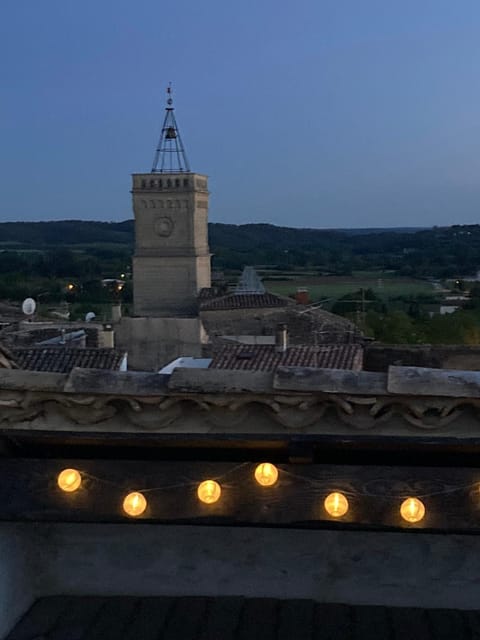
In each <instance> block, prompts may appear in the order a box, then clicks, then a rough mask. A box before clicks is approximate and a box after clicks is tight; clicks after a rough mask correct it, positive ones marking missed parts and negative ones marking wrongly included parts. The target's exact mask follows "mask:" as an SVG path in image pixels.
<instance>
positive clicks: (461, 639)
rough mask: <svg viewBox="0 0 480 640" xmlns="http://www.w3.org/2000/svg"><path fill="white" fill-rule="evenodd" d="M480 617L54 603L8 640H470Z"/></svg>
mask: <svg viewBox="0 0 480 640" xmlns="http://www.w3.org/2000/svg"><path fill="white" fill-rule="evenodd" d="M479 634H480V612H479V611H472V610H466V611H460V610H455V609H416V608H415V609H413V608H410V609H407V608H397V607H379V606H377V607H375V606H349V605H342V604H321V603H317V602H314V601H312V600H276V599H271V598H242V597H223V598H202V597H175V598H174V597H144V598H135V597H110V598H105V597H62V596H58V597H50V598H42V599H41V600H38V601H37V602H36V603H35V604H34V606H33V607H32V608H31V609H30V611H29V612H28V613H27V615H26V616H25V617H24V618H23V619H22V620H21V621H20V622H19V623H18V624H17V626H16V627H15V628H14V630H13V631H12V632H11V633H10V634H9V635H8V636H7V638H6V640H33V639H37V640H40V639H45V640H46V639H47V638H48V640H100V639H101V640H159V639H160V638H162V640H193V639H196V640H256V639H259V640H260V639H261V640H468V639H473V638H478V637H479Z"/></svg>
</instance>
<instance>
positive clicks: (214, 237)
mask: <svg viewBox="0 0 480 640" xmlns="http://www.w3.org/2000/svg"><path fill="white" fill-rule="evenodd" d="M209 236H210V248H211V250H212V253H213V254H214V259H213V265H214V268H220V269H222V268H223V269H225V268H227V269H228V268H230V269H239V268H241V267H242V266H243V265H245V264H251V265H252V264H253V265H259V264H261V265H271V266H277V267H278V268H280V269H285V268H286V269H288V268H289V267H290V268H292V267H293V266H298V267H309V268H310V267H313V268H316V269H318V270H321V271H323V272H329V273H337V274H344V273H349V272H351V271H352V270H362V269H381V270H392V271H396V272H398V273H399V274H401V275H415V276H423V277H425V276H428V277H439V278H442V277H444V278H446V277H453V276H455V275H458V274H467V273H475V272H476V271H477V270H478V269H480V226H479V225H470V226H460V225H455V226H452V227H435V228H431V229H420V230H412V229H375V230H368V229H365V230H358V229H355V230H351V231H349V230H322V229H294V228H288V227H277V226H274V225H270V224H246V225H231V224H220V223H211V224H210V225H209ZM133 242H134V222H133V220H126V221H124V222H118V223H115V222H94V221H79V220H62V221H51V222H5V223H0V249H2V248H3V249H4V250H24V251H25V250H30V251H31V250H40V251H44V250H48V249H52V248H54V247H55V248H58V247H63V248H69V249H83V250H85V251H87V252H88V250H89V249H91V250H93V253H95V251H94V250H95V249H100V248H107V247H108V249H109V250H115V249H118V250H120V251H122V252H125V251H127V252H130V253H131V252H132V250H133Z"/></svg>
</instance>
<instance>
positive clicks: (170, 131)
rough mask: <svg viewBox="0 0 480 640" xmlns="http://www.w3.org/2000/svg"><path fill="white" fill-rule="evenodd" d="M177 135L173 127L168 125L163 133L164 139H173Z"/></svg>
mask: <svg viewBox="0 0 480 640" xmlns="http://www.w3.org/2000/svg"><path fill="white" fill-rule="evenodd" d="M176 137H177V132H176V131H175V129H174V128H173V127H168V129H167V132H166V134H165V138H166V140H175V138H176Z"/></svg>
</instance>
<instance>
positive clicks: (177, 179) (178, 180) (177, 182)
mask: <svg viewBox="0 0 480 640" xmlns="http://www.w3.org/2000/svg"><path fill="white" fill-rule="evenodd" d="M175 186H176V187H177V188H178V187H179V186H180V178H175Z"/></svg>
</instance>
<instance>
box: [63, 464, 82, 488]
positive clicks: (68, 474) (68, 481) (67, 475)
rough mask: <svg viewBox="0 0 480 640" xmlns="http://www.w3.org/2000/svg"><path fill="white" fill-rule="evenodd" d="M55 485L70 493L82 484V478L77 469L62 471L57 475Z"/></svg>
mask: <svg viewBox="0 0 480 640" xmlns="http://www.w3.org/2000/svg"><path fill="white" fill-rule="evenodd" d="M57 484H58V486H59V487H60V489H61V490H62V491H66V492H67V493H71V492H72V491H76V490H77V489H78V488H79V487H80V485H81V484H82V476H81V474H80V471H77V469H64V470H63V471H61V472H60V473H59V474H58V478H57Z"/></svg>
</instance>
